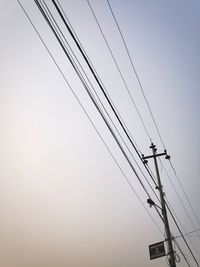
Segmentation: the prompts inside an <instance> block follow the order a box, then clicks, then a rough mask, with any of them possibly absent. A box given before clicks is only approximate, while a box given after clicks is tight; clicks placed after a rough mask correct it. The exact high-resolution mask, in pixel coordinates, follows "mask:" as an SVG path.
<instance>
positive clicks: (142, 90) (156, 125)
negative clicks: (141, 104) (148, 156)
mask: <svg viewBox="0 0 200 267" xmlns="http://www.w3.org/2000/svg"><path fill="white" fill-rule="evenodd" d="M106 1H107V3H108V6H109V9H110V12H111V14H112V16H113V19H114V21H115V24H116V26H117V28H118V31H119V33H120V36H121V39H122V41H123V44H124V47H125V50H126V52H127V55H128V58H129V60H130V63H131V66H132V69H133V71H134V73H135V76H136V78H137V81H138V84H139V87H140V89H141V92H142V94H143V97H144V99H145V101H146V104H147V106H148V109H149V112H150V115H151V117H152V120H153V122H154V125H155V128H156V130H157V133H158V136H159V138H160V141H161V143H162V145H163V147H164V149H165V144H164V141H163V138H162V136H161V134H160V131H159V127H158V124H157V123H156V120H155V118H154V115H153V112H152V110H151V107H150V104H149V101H148V99H147V97H146V95H145V92H144V88H143V86H142V83H141V80H140V78H139V75H138V73H137V71H136V68H135V65H134V63H133V60H132V58H131V55H130V52H129V49H128V46H127V44H126V41H125V38H124V36H123V33H122V31H121V28H120V26H119V23H118V21H117V19H116V16H115V14H114V11H113V9H112V6H111V4H110V1H109V0H106ZM170 165H171V168H172V169H173V172H174V174H175V176H176V178H177V179H178V182H179V184H180V186H181V189H182V191H183V193H184V195H185V197H186V199H187V201H188V203H189V205H190V208H191V210H192V213H193V215H194V217H195V218H196V221H197V222H198V224H199V226H200V220H199V218H198V216H197V215H196V213H195V211H194V208H193V207H192V205H191V202H190V200H189V198H188V196H187V194H186V192H185V190H184V188H183V186H182V184H181V182H180V179H179V177H178V175H177V173H176V170H175V168H174V166H173V165H172V163H171V161H170Z"/></svg>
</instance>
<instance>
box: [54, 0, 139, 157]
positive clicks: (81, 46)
mask: <svg viewBox="0 0 200 267" xmlns="http://www.w3.org/2000/svg"><path fill="white" fill-rule="evenodd" d="M57 4H58V7H59V9H60V10H61V12H62V14H63V17H64V18H65V20H66V21H67V23H68V25H69V27H70V29H71V31H72V32H73V35H74V37H75V38H76V40H77V42H78V44H79V46H80V48H81V49H82V51H83V53H84V55H85V57H86V58H87V60H88V62H89V64H90V65H91V67H92V69H93V70H94V73H95V75H96V77H97V78H98V80H99V81H100V83H101V85H102V87H103V90H104V91H105V93H106V94H107V97H108V99H109V100H110V103H111V104H112V105H113V107H114V109H115V111H116V113H117V115H118V116H119V118H120V120H121V121H122V123H123V125H124V127H125V129H126V131H127V133H128V134H129V136H130V137H131V139H132V141H133V143H134V145H135V147H136V148H137V150H138V151H139V152H140V153H141V151H140V149H139V147H138V145H137V143H136V141H135V140H134V138H133V136H132V135H131V133H130V131H129V129H128V127H127V125H126V124H125V122H124V120H123V118H122V117H121V115H120V114H119V111H118V110H117V107H116V106H115V104H114V103H113V101H112V99H111V97H110V96H109V93H108V91H107V90H106V87H105V85H104V84H103V82H102V80H101V78H100V77H99V75H98V73H97V71H96V69H95V67H94V65H93V64H92V62H91V60H90V58H89V57H88V55H87V53H86V51H85V49H84V47H83V45H82V44H81V42H80V39H79V37H78V36H77V34H76V32H75V30H74V29H73V26H72V25H71V23H70V21H69V19H68V17H67V15H66V12H65V11H64V9H63V8H62V6H61V4H60V2H59V0H57ZM96 95H97V94H96Z"/></svg>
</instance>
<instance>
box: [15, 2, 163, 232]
mask: <svg viewBox="0 0 200 267" xmlns="http://www.w3.org/2000/svg"><path fill="white" fill-rule="evenodd" d="M17 2H18V4H19V5H20V7H21V9H22V11H23V12H24V14H25V15H26V17H27V19H28V21H29V22H30V24H31V26H32V27H33V29H34V31H35V32H36V34H37V35H38V37H39V39H40V40H41V42H42V44H43V46H44V47H45V49H46V51H47V52H48V54H49V56H50V57H51V59H52V61H53V63H54V64H55V66H56V68H57V69H58V71H59V72H60V74H61V76H62V78H63V79H64V81H65V83H66V84H67V86H68V87H69V89H70V90H71V92H72V94H73V96H74V97H75V99H76V100H77V102H78V104H79V105H80V107H81V109H82V110H83V112H84V114H85V115H86V117H87V119H88V120H89V121H90V123H91V125H92V127H93V128H94V130H95V132H96V133H97V135H98V136H99V138H100V139H101V141H102V143H103V144H104V146H105V147H106V149H107V151H108V153H109V154H110V156H111V158H112V159H113V160H114V162H115V164H116V165H117V167H118V168H119V170H120V172H121V173H122V175H123V177H124V178H125V180H126V182H127V183H128V185H129V186H130V188H131V190H132V191H133V192H134V194H135V195H136V197H137V198H138V200H139V202H140V203H141V205H142V206H143V208H144V209H145V211H146V212H147V213H148V215H149V216H150V218H151V220H152V222H153V223H154V225H155V226H156V228H157V229H158V230H159V232H160V233H161V234H162V235H163V232H162V230H161V229H160V227H159V225H158V224H157V222H156V221H155V220H154V218H153V217H152V215H151V214H150V212H149V211H148V210H147V208H146V207H145V205H144V203H143V202H142V200H141V198H140V196H139V195H138V194H137V192H136V190H135V189H134V187H133V185H132V183H131V182H130V180H129V179H128V177H127V176H126V174H125V173H124V171H123V169H122V168H121V166H120V165H119V163H118V161H117V160H116V158H115V157H114V154H113V153H112V151H111V150H110V148H109V147H108V145H107V144H106V142H105V140H104V139H103V137H102V135H101V134H100V132H99V131H98V129H97V128H96V126H95V124H94V122H93V121H92V119H91V117H90V116H89V114H88V113H87V111H86V109H85V108H84V106H83V104H82V103H81V101H80V100H79V98H78V96H77V95H76V93H75V91H74V90H73V88H72V87H71V85H70V84H69V82H68V80H67V78H66V76H65V75H64V73H63V71H62V70H61V68H60V67H59V65H58V63H57V61H56V60H55V58H54V56H53V54H52V53H51V51H50V50H49V48H48V46H47V45H46V43H45V42H44V40H43V38H42V36H41V35H40V33H39V32H38V30H37V28H36V27H35V25H34V23H33V22H32V20H31V18H30V16H29V15H28V13H27V12H26V10H25V8H24V7H23V5H22V3H21V2H20V0H17ZM163 236H164V235H163Z"/></svg>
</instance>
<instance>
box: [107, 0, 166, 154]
mask: <svg viewBox="0 0 200 267" xmlns="http://www.w3.org/2000/svg"><path fill="white" fill-rule="evenodd" d="M106 1H107V3H108V6H109V9H110V12H111V14H112V16H113V19H114V21H115V24H116V26H117V28H118V31H119V33H120V36H121V39H122V41H123V44H124V47H125V50H126V53H127V55H128V58H129V61H130V63H131V67H132V70H133V72H134V74H135V76H136V79H137V81H138V84H139V87H140V90H141V92H142V95H143V97H144V99H145V102H146V104H147V107H148V110H149V113H150V115H151V118H152V120H153V122H154V125H155V128H156V131H157V133H158V136H159V138H160V141H161V143H162V145H163V147H164V149H165V144H164V141H163V138H162V136H161V134H160V131H159V128H158V124H157V123H156V120H155V118H154V115H153V112H152V110H151V107H150V104H149V101H148V99H147V97H146V95H145V92H144V88H143V86H142V83H141V80H140V78H139V75H138V73H137V71H136V68H135V66H134V63H133V60H132V58H131V55H130V52H129V49H128V46H127V44H126V41H125V38H124V36H123V33H122V31H121V28H120V26H119V23H118V21H117V19H116V17H115V14H114V12H113V9H112V7H111V4H110V2H109V0H106Z"/></svg>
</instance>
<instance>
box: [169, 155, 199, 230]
mask: <svg viewBox="0 0 200 267" xmlns="http://www.w3.org/2000/svg"><path fill="white" fill-rule="evenodd" d="M169 163H170V166H171V168H172V170H173V172H174V175H175V177H176V179H177V180H178V183H179V185H180V187H181V190H182V192H183V194H184V195H185V198H186V200H187V202H188V204H189V206H190V208H191V211H192V213H193V215H194V217H195V218H196V221H197V223H198V225H199V226H200V220H199V218H198V216H197V214H196V212H195V210H194V208H193V207H192V204H191V201H190V199H189V197H188V196H187V194H186V192H185V190H184V187H183V185H182V182H181V180H180V178H179V176H178V175H177V172H176V170H175V167H174V166H173V164H172V162H171V160H170V159H169Z"/></svg>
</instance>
